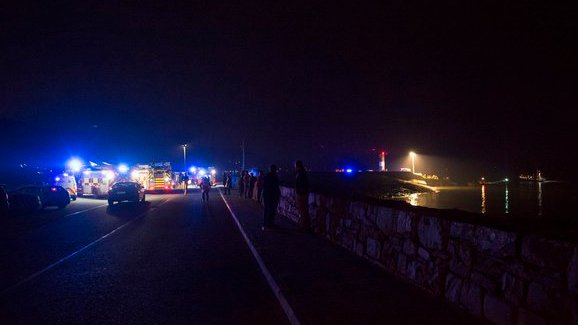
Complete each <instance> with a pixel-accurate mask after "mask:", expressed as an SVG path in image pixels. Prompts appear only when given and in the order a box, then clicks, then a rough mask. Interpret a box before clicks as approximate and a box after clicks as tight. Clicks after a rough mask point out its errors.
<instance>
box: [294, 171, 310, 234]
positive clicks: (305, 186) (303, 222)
mask: <svg viewBox="0 0 578 325" xmlns="http://www.w3.org/2000/svg"><path fill="white" fill-rule="evenodd" d="M295 201H296V203H297V209H298V210H299V225H300V226H301V227H302V228H303V229H304V230H306V231H310V230H311V217H310V216H309V178H308V176H307V170H306V169H305V166H304V165H303V162H302V161H301V160H297V161H296V162H295Z"/></svg>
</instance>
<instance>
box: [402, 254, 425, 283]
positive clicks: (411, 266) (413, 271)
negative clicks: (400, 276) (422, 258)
mask: <svg viewBox="0 0 578 325" xmlns="http://www.w3.org/2000/svg"><path fill="white" fill-rule="evenodd" d="M422 270H423V267H421V266H420V264H419V263H417V262H416V261H415V260H411V261H409V262H408V263H407V270H406V271H405V275H406V276H407V277H408V278H409V279H411V280H413V281H414V282H418V283H420V281H419V280H420V278H422V276H421V275H422V273H423V272H422Z"/></svg>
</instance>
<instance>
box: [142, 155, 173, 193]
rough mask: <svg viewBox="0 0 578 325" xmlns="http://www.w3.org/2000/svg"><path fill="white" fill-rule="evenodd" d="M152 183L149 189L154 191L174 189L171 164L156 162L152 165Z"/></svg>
mask: <svg viewBox="0 0 578 325" xmlns="http://www.w3.org/2000/svg"><path fill="white" fill-rule="evenodd" d="M151 167H152V176H153V177H152V182H151V184H149V187H148V189H149V190H154V191H166V190H172V189H173V188H174V182H173V178H172V172H171V163H170V162H156V163H152V164H151Z"/></svg>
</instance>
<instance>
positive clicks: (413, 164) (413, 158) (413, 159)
mask: <svg viewBox="0 0 578 325" xmlns="http://www.w3.org/2000/svg"><path fill="white" fill-rule="evenodd" d="M409 157H410V158H411V172H412V173H414V174H415V152H413V151H410V152H409Z"/></svg>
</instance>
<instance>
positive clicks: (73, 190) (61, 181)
mask: <svg viewBox="0 0 578 325" xmlns="http://www.w3.org/2000/svg"><path fill="white" fill-rule="evenodd" d="M54 185H58V186H62V187H64V189H66V191H67V192H68V194H70V198H71V199H72V200H73V201H76V197H77V196H78V187H77V186H76V179H75V178H74V175H70V174H68V173H62V174H59V175H57V176H56V177H55V178H54Z"/></svg>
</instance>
